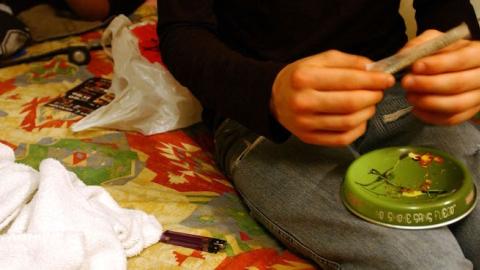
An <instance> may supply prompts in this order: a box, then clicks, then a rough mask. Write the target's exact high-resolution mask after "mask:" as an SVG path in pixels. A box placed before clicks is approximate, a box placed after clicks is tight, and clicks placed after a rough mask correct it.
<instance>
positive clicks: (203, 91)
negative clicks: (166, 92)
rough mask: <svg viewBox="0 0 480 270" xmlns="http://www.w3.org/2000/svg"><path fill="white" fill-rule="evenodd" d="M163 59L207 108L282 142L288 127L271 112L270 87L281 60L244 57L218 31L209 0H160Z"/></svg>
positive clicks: (286, 135) (160, 36)
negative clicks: (285, 127)
mask: <svg viewBox="0 0 480 270" xmlns="http://www.w3.org/2000/svg"><path fill="white" fill-rule="evenodd" d="M157 5H158V35H159V38H160V51H161V53H162V57H163V60H164V62H165V64H166V65H167V66H168V68H169V70H170V71H171V72H172V74H173V75H174V76H175V77H176V79H177V80H178V81H179V82H181V83H182V84H183V85H185V86H186V87H188V88H189V89H190V90H191V91H192V93H193V94H194V95H195V96H196V97H197V98H198V99H199V100H200V102H201V103H202V105H203V106H204V107H205V108H209V109H211V110H214V111H215V112H216V113H218V114H220V115H221V116H223V117H226V118H231V119H234V120H236V121H238V122H239V123H241V124H243V125H244V126H246V127H247V128H249V129H251V130H253V131H254V132H256V133H258V134H260V135H264V136H266V137H267V138H269V139H271V140H273V141H277V142H281V141H284V140H286V139H287V138H288V136H289V133H288V131H286V130H285V129H284V128H283V127H282V126H281V125H280V124H279V123H278V122H276V120H275V119H274V118H273V116H272V115H271V113H270V109H269V102H270V96H271V87H272V84H273V81H274V79H275V77H276V75H277V73H278V72H279V71H280V70H281V69H282V68H283V66H284V64H282V63H274V62H268V61H260V60H256V59H253V58H249V57H246V56H244V55H242V54H241V53H239V52H237V51H235V50H234V49H232V48H230V47H229V46H227V45H226V43H225V42H222V40H221V38H220V37H219V36H218V34H217V20H216V16H215V14H214V12H213V0H194V1H192V0H162V1H158V4H157Z"/></svg>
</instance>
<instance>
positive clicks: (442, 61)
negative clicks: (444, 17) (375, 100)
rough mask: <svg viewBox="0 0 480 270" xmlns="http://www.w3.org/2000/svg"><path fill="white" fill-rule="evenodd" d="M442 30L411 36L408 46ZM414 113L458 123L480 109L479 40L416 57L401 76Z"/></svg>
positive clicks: (433, 120)
mask: <svg viewBox="0 0 480 270" xmlns="http://www.w3.org/2000/svg"><path fill="white" fill-rule="evenodd" d="M441 34H442V33H441V32H439V31H436V30H428V31H425V32H424V33H423V34H421V35H420V36H418V37H417V38H415V39H412V40H411V41H410V42H409V43H407V45H406V46H405V48H404V49H408V48H410V47H412V46H415V45H417V44H420V43H423V42H425V41H427V40H429V39H432V38H435V37H437V36H439V35H441ZM402 86H403V87H404V88H405V90H406V91H407V99H408V101H409V102H410V103H411V104H412V105H413V107H414V109H413V114H414V115H416V116H417V117H418V118H420V119H421V120H422V121H424V122H426V123H430V124H435V125H455V124H459V123H461V122H464V121H467V120H469V119H471V118H472V117H473V116H475V115H476V114H477V113H478V112H479V111H480V42H479V41H469V40H461V41H459V42H457V43H454V44H453V45H451V46H449V47H447V48H445V49H443V50H441V51H439V52H438V53H436V54H434V55H431V56H427V57H424V58H422V59H419V60H417V61H416V62H415V63H414V64H413V65H412V68H411V73H410V74H407V75H406V76H405V77H404V78H403V79H402Z"/></svg>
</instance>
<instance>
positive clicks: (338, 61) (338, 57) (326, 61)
mask: <svg viewBox="0 0 480 270" xmlns="http://www.w3.org/2000/svg"><path fill="white" fill-rule="evenodd" d="M302 62H303V63H304V64H306V65H311V66H318V67H335V68H350V69H359V70H366V68H367V65H368V64H370V63H372V61H371V60H370V59H368V58H366V57H363V56H359V55H352V54H347V53H343V52H340V51H337V50H329V51H326V52H323V53H319V54H316V55H313V56H310V57H307V58H306V59H304V60H303V61H302Z"/></svg>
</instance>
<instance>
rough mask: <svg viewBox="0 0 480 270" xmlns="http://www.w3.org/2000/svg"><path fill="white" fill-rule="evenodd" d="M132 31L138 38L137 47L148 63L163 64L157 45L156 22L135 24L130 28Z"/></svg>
mask: <svg viewBox="0 0 480 270" xmlns="http://www.w3.org/2000/svg"><path fill="white" fill-rule="evenodd" d="M132 33H133V34H134V35H135V36H136V37H137V38H138V47H139V49H140V53H141V54H142V56H143V57H145V58H146V59H147V60H148V61H150V63H160V64H162V65H163V61H162V55H161V54H160V49H159V47H158V45H159V41H158V36H157V24H156V23H149V24H144V25H140V26H137V27H135V28H133V29H132Z"/></svg>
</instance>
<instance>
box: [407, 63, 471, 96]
mask: <svg viewBox="0 0 480 270" xmlns="http://www.w3.org/2000/svg"><path fill="white" fill-rule="evenodd" d="M402 86H403V87H404V88H405V89H406V90H407V91H409V92H416V93H424V94H425V93H426V94H428V93H431V94H438V95H450V94H458V93H462V92H465V91H470V90H472V89H478V88H480V68H476V69H470V70H466V71H462V72H453V73H444V74H439V75H414V74H409V75H407V76H405V77H404V78H403V79H402Z"/></svg>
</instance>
